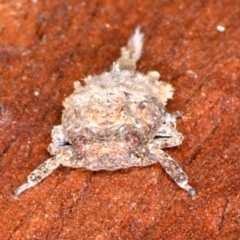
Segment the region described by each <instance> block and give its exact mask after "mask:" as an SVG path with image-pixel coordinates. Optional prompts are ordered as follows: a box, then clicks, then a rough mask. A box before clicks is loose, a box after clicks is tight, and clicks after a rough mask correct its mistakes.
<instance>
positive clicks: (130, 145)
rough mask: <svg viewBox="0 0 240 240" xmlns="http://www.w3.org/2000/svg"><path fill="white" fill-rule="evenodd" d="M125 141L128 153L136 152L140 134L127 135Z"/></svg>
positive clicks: (130, 133) (131, 133)
mask: <svg viewBox="0 0 240 240" xmlns="http://www.w3.org/2000/svg"><path fill="white" fill-rule="evenodd" d="M124 139H125V141H126V143H127V149H128V153H133V152H135V151H136V150H137V148H138V146H139V138H138V134H137V133H134V132H129V133H126V134H125V136H124Z"/></svg>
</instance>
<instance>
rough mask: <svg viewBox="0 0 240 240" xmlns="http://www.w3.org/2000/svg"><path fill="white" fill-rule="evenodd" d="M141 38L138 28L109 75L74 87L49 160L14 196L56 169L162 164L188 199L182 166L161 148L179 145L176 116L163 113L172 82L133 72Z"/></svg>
mask: <svg viewBox="0 0 240 240" xmlns="http://www.w3.org/2000/svg"><path fill="white" fill-rule="evenodd" d="M143 38H144V34H143V33H142V32H141V31H140V28H139V27H138V28H136V29H135V31H134V33H133V35H132V36H131V37H130V39H129V40H128V43H127V46H125V47H123V48H122V49H121V56H120V58H119V59H117V61H116V62H115V63H114V64H113V66H112V69H111V70H110V71H109V72H104V73H102V74H100V75H97V76H88V77H87V78H85V79H84V81H85V83H86V85H85V86H82V85H81V84H80V82H75V83H74V91H73V93H72V94H71V95H70V96H69V97H67V98H66V99H65V101H64V103H63V105H64V110H63V114H62V124H61V125H58V126H54V127H53V129H52V134H51V135H52V142H51V144H50V145H49V147H48V151H49V152H50V154H51V155H53V157H52V158H50V159H48V160H47V161H45V162H44V163H43V164H41V165H40V166H39V167H37V168H36V169H35V170H34V171H33V172H31V173H30V175H29V176H28V179H27V182H26V183H24V184H23V185H21V186H20V187H18V188H17V189H16V191H15V196H18V195H19V194H21V193H22V192H23V191H25V190H26V189H28V188H31V187H33V186H35V185H36V184H38V183H39V182H41V181H42V180H43V179H45V178H46V177H47V176H49V175H50V174H51V173H52V172H53V171H54V170H55V169H56V168H57V167H59V166H60V165H62V166H66V167H71V168H86V169H89V170H92V171H98V170H111V171H113V170H118V169H123V168H129V167H143V166H148V165H152V164H155V163H158V162H159V163H160V164H161V165H162V167H163V168H164V170H165V171H166V172H167V174H168V175H169V176H170V177H171V178H172V179H173V180H174V181H175V182H176V183H177V185H178V186H179V187H181V188H183V189H184V190H186V191H187V192H188V193H189V194H190V195H191V196H196V191H195V190H194V188H192V187H191V186H190V185H189V184H188V177H187V175H186V174H185V172H184V171H183V170H182V169H181V167H180V166H179V165H178V164H177V163H176V162H175V161H174V159H173V158H171V157H170V156H169V155H167V154H166V153H165V152H164V151H163V150H162V149H163V148H169V147H174V146H178V145H180V144H181V143H182V141H183V135H182V134H181V133H180V132H178V131H177V130H176V119H177V118H178V117H180V116H181V114H180V113H179V112H175V113H173V114H170V113H168V112H166V110H165V105H166V104H167V100H168V99H169V98H172V95H173V88H172V86H171V85H170V84H168V83H165V82H163V81H159V78H160V74H159V73H158V72H157V71H149V72H148V73H147V74H142V73H140V72H138V71H137V70H136V63H137V61H138V59H139V58H140V56H141V52H142V46H143Z"/></svg>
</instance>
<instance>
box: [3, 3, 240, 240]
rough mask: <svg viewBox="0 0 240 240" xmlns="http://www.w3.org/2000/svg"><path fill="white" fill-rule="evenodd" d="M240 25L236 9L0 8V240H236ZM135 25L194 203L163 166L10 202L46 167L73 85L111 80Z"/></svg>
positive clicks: (100, 176) (53, 183)
mask: <svg viewBox="0 0 240 240" xmlns="http://www.w3.org/2000/svg"><path fill="white" fill-rule="evenodd" d="M239 16H240V4H239V2H238V1H233V0H232V1H231V0H230V1H227V0H225V1H224V0H219V1H204V0H202V1H200V2H199V1H197V2H196V3H195V2H194V1H190V0H188V1H187V0H185V1H180V0H174V1H163V0H161V1H150V0H148V1H147V0H141V1H140V0H139V1H127V0H124V1H119V3H118V1H113V0H103V1H86V2H83V1H82V2H81V1H76V0H69V1H64V0H58V1H57V0H52V1H43V0H32V1H30V0H25V1H19V0H12V1H3V0H2V1H0V217H1V220H0V239H3V240H5V239H14V240H15V239H24V240H25V239H39V240H42V239H58V240H59V239H60V240H62V239H96V240H103V239H111V240H112V239H144V240H145V239H156V240H158V239H167V240H169V239H170V240H171V239H174V240H182V239H227V240H228V239H239V238H240V160H239V155H240V147H239V143H240V67H239V63H240V60H239V59H240V47H239V43H240V39H239V36H240V28H239V26H240V17H239ZM137 25H140V26H141V27H142V31H143V32H144V33H145V43H144V50H143V57H142V58H141V60H140V62H139V69H140V70H141V71H143V72H146V71H148V70H157V71H159V72H160V73H161V76H162V79H164V80H165V81H167V82H170V83H171V84H172V85H173V86H174V88H175V95H174V99H173V100H172V101H170V102H169V104H168V106H167V109H168V111H170V112H171V111H176V110H180V111H181V112H182V114H183V118H182V119H181V120H178V129H179V131H180V132H182V133H183V134H184V136H185V140H184V143H183V145H181V146H180V147H178V148H173V149H168V150H167V153H169V154H170V155H171V156H173V157H174V158H175V159H176V160H177V161H178V163H179V164H180V165H181V166H182V167H183V169H184V170H185V171H186V172H187V174H188V175H189V178H190V183H191V185H192V186H194V187H195V188H196V190H197V191H198V195H199V196H198V198H197V199H195V200H192V199H191V197H190V196H189V195H188V194H187V193H186V192H185V191H183V190H181V189H180V188H178V187H177V186H176V184H174V183H173V182H172V180H171V179H170V178H169V177H168V176H167V175H166V174H165V172H164V171H163V170H162V169H161V167H160V165H158V164H156V165H154V166H151V167H146V168H132V169H127V170H121V171H116V172H106V171H102V172H97V173H93V172H90V171H87V170H84V169H68V168H63V167H62V168H59V169H58V170H56V171H54V173H53V174H52V175H51V176H50V177H48V178H47V179H46V180H44V181H43V182H42V183H40V184H38V185H37V186H35V187H34V188H32V189H29V190H28V191H26V192H24V193H23V194H22V195H21V196H20V197H19V199H17V200H16V199H14V198H13V196H12V194H13V192H14V190H15V189H16V187H18V186H19V185H20V184H22V183H24V182H25V181H26V177H27V175H28V174H29V173H30V172H31V171H32V170H33V169H35V168H36V167H37V166H38V165H39V164H40V163H42V162H43V161H45V160H46V159H47V158H49V154H48V152H47V150H46V149H47V146H48V144H49V143H50V131H51V129H52V127H53V126H54V125H57V124H59V123H60V120H61V111H62V101H63V100H64V98H65V97H66V96H68V95H69V94H70V93H71V92H72V90H73V82H74V81H75V80H77V79H83V78H84V77H86V76H87V75H90V74H91V75H92V74H99V73H101V72H103V71H107V70H109V69H110V68H111V64H112V62H113V61H114V60H116V59H117V57H118V56H119V51H120V47H121V46H123V45H124V44H125V43H126V41H127V39H128V37H129V36H130V34H131V31H132V30H133V29H134V28H135V26H137ZM217 26H224V27H225V31H223V32H221V31H219V30H218V29H217Z"/></svg>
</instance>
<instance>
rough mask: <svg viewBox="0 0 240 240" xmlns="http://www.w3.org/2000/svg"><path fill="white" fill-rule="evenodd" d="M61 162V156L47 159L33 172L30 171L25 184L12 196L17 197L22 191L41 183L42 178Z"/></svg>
mask: <svg viewBox="0 0 240 240" xmlns="http://www.w3.org/2000/svg"><path fill="white" fill-rule="evenodd" d="M61 162H62V156H55V157H53V158H49V159H48V160H47V161H45V162H44V163H43V164H41V165H40V166H38V167H37V168H36V169H35V170H34V171H32V172H31V173H30V174H29V175H28V178H27V182H26V183H24V184H23V185H21V186H20V187H18V188H17V189H16V190H15V192H14V195H15V196H18V195H20V194H21V193H22V192H23V191H25V190H27V189H28V188H31V187H33V186H35V185H36V184H38V183H39V182H41V181H42V180H43V179H44V178H46V177H47V176H48V175H50V174H51V173H52V172H53V171H54V170H55V169H56V168H57V167H58V166H59V165H60V164H61Z"/></svg>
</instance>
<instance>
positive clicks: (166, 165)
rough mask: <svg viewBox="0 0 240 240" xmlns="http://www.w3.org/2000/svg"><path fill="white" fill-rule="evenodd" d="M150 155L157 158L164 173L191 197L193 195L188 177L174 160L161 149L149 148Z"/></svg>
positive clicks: (194, 193) (193, 191) (194, 191)
mask: <svg viewBox="0 0 240 240" xmlns="http://www.w3.org/2000/svg"><path fill="white" fill-rule="evenodd" d="M150 153H151V155H150V157H153V158H157V160H158V162H159V163H160V164H161V165H162V167H163V169H164V170H165V171H166V173H167V174H168V175H169V176H170V177H171V178H172V179H173V180H174V181H175V182H176V183H177V185H178V186H179V187H180V188H183V189H184V190H186V191H187V192H188V193H189V194H190V195H191V196H192V197H195V196H196V195H197V194H196V190H195V189H194V188H193V187H191V186H190V185H189V184H188V177H187V175H186V173H185V172H184V171H183V170H182V169H181V167H180V166H179V165H178V164H177V163H176V162H175V160H174V159H173V158H172V157H170V156H169V155H167V154H166V153H165V152H164V151H162V150H161V149H156V148H151V149H150Z"/></svg>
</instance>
